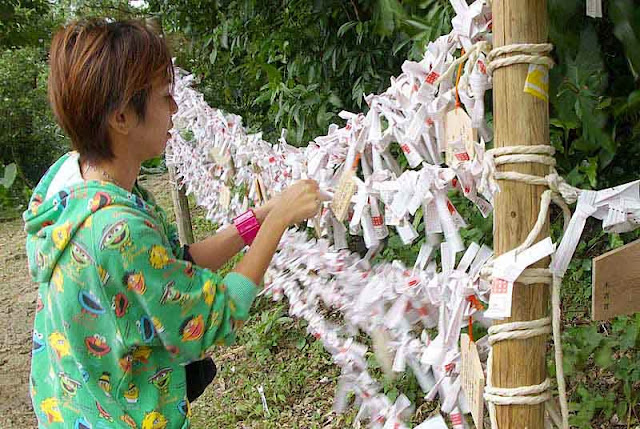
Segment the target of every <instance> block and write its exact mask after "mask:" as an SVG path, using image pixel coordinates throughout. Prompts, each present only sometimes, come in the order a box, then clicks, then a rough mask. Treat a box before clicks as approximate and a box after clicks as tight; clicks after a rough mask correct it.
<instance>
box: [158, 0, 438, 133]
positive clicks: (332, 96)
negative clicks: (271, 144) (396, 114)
mask: <svg viewBox="0 0 640 429" xmlns="http://www.w3.org/2000/svg"><path fill="white" fill-rule="evenodd" d="M150 9H151V10H152V11H153V12H156V13H158V14H159V15H160V16H162V17H163V19H164V21H165V22H164V24H165V28H166V27H168V28H170V29H171V30H172V31H173V32H174V35H175V37H174V42H175V45H176V48H177V63H178V65H180V66H182V67H184V68H186V69H188V70H190V71H191V72H193V73H195V74H196V75H197V76H198V77H199V78H200V82H201V83H200V88H199V89H200V90H201V91H202V92H203V93H204V95H205V99H206V100H207V101H208V102H209V103H210V104H211V105H213V106H216V107H219V108H222V109H224V110H227V111H230V112H233V113H236V114H239V115H241V116H242V117H243V118H244V120H245V121H246V122H247V124H248V125H249V127H250V129H252V130H255V131H258V130H260V131H262V132H264V133H265V137H266V138H267V139H268V140H270V141H275V140H276V139H277V138H278V137H279V135H280V129H281V128H282V127H285V128H287V129H289V131H290V132H289V140H290V142H292V143H293V144H296V145H303V144H306V142H307V141H309V140H310V139H312V138H314V137H316V136H318V135H321V134H324V133H326V130H327V126H328V125H329V124H330V123H331V122H333V121H336V120H338V117H337V113H338V112H339V111H340V110H341V109H346V110H351V111H358V110H362V109H363V107H364V106H363V105H362V101H363V94H366V93H371V92H380V91H382V90H384V89H385V88H386V87H387V86H388V84H389V78H390V77H391V76H392V75H394V74H397V71H398V70H399V69H400V65H401V64H402V62H403V61H404V60H405V59H406V58H407V56H412V57H419V56H421V53H422V51H423V49H424V47H425V43H426V42H427V41H429V40H431V39H433V38H435V37H437V36H439V35H440V34H442V33H444V32H447V31H449V21H450V18H451V8H450V6H449V3H448V2H447V1H444V0H429V1H421V2H419V1H406V2H402V4H401V3H400V2H398V1H396V0H377V1H371V0H370V1H361V2H351V4H349V3H346V2H344V1H338V0H316V1H315V2H310V1H284V2H269V1H257V0H244V1H239V0H238V1H235V0H234V1H216V2H206V1H202V2H162V1H151V2H150Z"/></svg>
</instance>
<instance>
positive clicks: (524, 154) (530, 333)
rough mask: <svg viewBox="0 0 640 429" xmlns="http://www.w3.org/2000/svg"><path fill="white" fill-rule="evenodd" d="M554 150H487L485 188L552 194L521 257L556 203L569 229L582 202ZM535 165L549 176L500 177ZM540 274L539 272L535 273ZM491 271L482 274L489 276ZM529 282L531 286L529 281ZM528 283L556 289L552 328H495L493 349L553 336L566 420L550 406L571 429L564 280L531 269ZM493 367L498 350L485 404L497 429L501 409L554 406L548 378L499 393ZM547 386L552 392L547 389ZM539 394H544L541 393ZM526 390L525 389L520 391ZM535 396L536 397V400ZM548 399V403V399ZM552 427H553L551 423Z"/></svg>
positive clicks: (545, 197)
mask: <svg viewBox="0 0 640 429" xmlns="http://www.w3.org/2000/svg"><path fill="white" fill-rule="evenodd" d="M553 153H554V150H553V148H552V147H550V146H546V145H534V146H508V147H503V148H496V149H491V150H489V151H487V153H486V155H485V160H484V162H485V171H484V172H483V178H482V179H483V180H482V181H483V184H486V183H487V182H488V181H490V180H512V181H517V182H523V183H527V184H530V185H538V186H547V187H549V189H548V190H546V191H544V192H543V193H542V197H541V202H540V212H539V213H538V218H537V220H536V223H535V225H534V226H533V228H532V229H531V232H530V233H529V235H528V236H527V238H526V239H525V240H524V242H523V243H522V244H521V245H520V246H518V247H517V248H516V252H521V251H523V250H525V249H527V248H529V247H530V246H531V245H533V244H534V242H535V240H536V239H537V237H538V236H539V235H540V232H541V231H542V228H543V227H544V225H545V223H546V220H547V217H548V212H549V207H550V205H551V202H554V203H556V204H558V205H559V206H560V207H561V209H562V213H563V217H564V221H565V222H564V228H565V230H566V227H567V225H568V221H569V219H570V218H571V212H570V210H569V207H568V205H567V202H569V203H571V202H574V201H576V200H577V197H578V195H579V192H580V191H579V190H578V189H577V188H573V187H571V186H569V185H568V184H566V183H565V182H564V180H562V178H561V177H560V176H559V175H558V174H557V172H556V171H555V159H553V158H552V155H553ZM529 162H535V163H538V164H543V165H546V166H548V167H549V173H548V174H547V175H545V176H544V177H540V176H535V175H531V174H524V173H517V172H498V171H496V166H499V165H506V164H517V163H529ZM533 270H536V271H533ZM490 271H491V266H488V267H487V269H486V270H485V271H483V272H481V274H484V275H486V274H489V273H490ZM525 280H526V281H525ZM517 281H518V282H519V283H524V284H540V283H543V284H549V285H551V308H552V317H551V320H550V321H551V326H549V318H548V317H547V318H543V319H539V320H533V321H528V322H514V323H507V324H504V325H497V326H492V327H491V328H490V329H489V344H490V345H493V344H494V343H496V342H498V341H504V340H514V339H525V338H532V337H535V336H538V335H546V334H548V333H550V332H552V333H553V342H554V349H555V355H554V358H555V363H556V379H557V385H558V397H559V402H560V414H561V415H560V416H558V413H557V411H556V410H555V408H554V407H553V406H552V405H550V406H547V407H546V410H547V412H548V414H549V417H550V419H551V422H553V424H555V425H556V426H558V427H561V428H562V429H569V407H568V404H567V396H566V384H565V380H564V369H563V366H562V337H561V326H560V323H561V314H560V287H561V285H562V278H561V277H559V276H555V275H553V274H552V273H551V272H550V271H549V269H548V268H542V269H540V268H538V269H536V268H529V269H526V270H525V272H524V273H523V275H521V276H520V278H519V279H518V280H517ZM492 365H493V348H492V349H491V351H490V352H489V361H488V363H487V388H486V389H485V399H486V400H487V402H488V404H489V407H488V408H489V415H490V418H491V425H492V428H494V429H497V428H498V425H497V419H496V416H495V405H496V404H498V405H510V404H519V405H523V404H524V405H526V404H529V405H533V404H539V403H542V402H545V401H549V402H550V403H552V401H551V395H550V393H549V392H548V391H547V390H548V388H549V385H548V383H547V381H548V379H547V380H545V381H544V382H543V383H541V384H539V385H536V386H525V387H523V388H512V389H508V390H507V391H501V390H496V389H497V388H495V387H493V386H492V385H491V384H492V374H491V370H492ZM543 385H544V386H546V389H542V387H543ZM536 388H537V389H542V390H540V391H539V392H538V391H536ZM519 389H524V390H519ZM531 395H534V396H531ZM543 398H546V399H543ZM549 424H550V423H549Z"/></svg>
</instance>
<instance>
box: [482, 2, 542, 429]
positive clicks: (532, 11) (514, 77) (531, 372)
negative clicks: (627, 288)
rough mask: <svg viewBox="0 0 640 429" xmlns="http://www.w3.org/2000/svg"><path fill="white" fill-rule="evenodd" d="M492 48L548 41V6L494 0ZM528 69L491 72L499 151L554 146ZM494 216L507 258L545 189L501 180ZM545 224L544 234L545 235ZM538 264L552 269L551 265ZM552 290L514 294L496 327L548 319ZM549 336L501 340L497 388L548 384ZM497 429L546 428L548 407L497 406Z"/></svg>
mask: <svg viewBox="0 0 640 429" xmlns="http://www.w3.org/2000/svg"><path fill="white" fill-rule="evenodd" d="M493 37H494V46H495V47H500V46H504V45H509V44H512V43H544V42H546V40H547V2H546V0H493ZM527 69H528V65H527V64H518V65H513V66H508V67H503V68H499V69H497V70H495V71H494V74H493V100H494V106H493V108H494V127H495V140H494V141H495V146H496V147H504V146H515V145H540V144H549V106H548V104H547V103H546V102H544V101H542V100H540V99H538V98H535V97H533V96H531V95H528V94H525V93H524V92H523V89H524V84H525V79H526V76H527ZM547 169H548V168H547V167H545V166H542V165H540V164H535V165H534V164H509V165H506V166H502V167H499V170H500V171H518V172H521V173H529V174H533V175H537V176H544V175H545V174H547ZM500 187H501V189H502V192H500V193H499V194H498V195H496V199H495V212H494V216H495V219H494V248H495V252H496V255H500V254H502V253H505V252H507V251H509V250H511V249H513V248H514V247H516V246H518V245H519V244H521V243H522V241H524V239H525V238H526V236H527V234H528V233H529V231H530V230H531V228H532V227H533V225H534V223H535V221H536V218H537V216H538V211H539V209H540V196H541V194H542V192H543V191H544V187H541V186H532V185H528V184H524V183H518V182H511V181H501V182H500ZM548 233H549V231H548V224H547V225H546V226H545V228H544V229H543V231H542V233H541V237H539V238H538V239H541V238H544V237H546V236H547V235H548ZM536 266H541V267H544V266H548V260H544V261H542V262H541V263H540V264H538V265H536ZM548 288H549V287H548V285H533V286H524V285H522V284H519V283H517V284H516V286H515V288H514V291H513V306H512V313H511V314H512V317H511V318H509V319H506V320H504V321H501V322H498V323H506V322H514V321H523V320H534V319H539V318H542V317H544V316H546V315H547V313H548V305H549V290H548ZM547 340H548V337H546V336H540V337H535V338H532V339H529V340H512V341H501V342H499V343H496V344H495V346H494V351H493V385H494V386H496V387H519V386H529V385H533V384H538V383H541V382H542V381H544V379H545V378H546V368H545V345H546V342H547ZM496 408H497V420H498V426H499V429H525V428H527V429H543V428H544V404H539V405H534V406H528V405H527V406H524V405H509V406H497V407H496Z"/></svg>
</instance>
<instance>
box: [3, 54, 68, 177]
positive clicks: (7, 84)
mask: <svg viewBox="0 0 640 429" xmlns="http://www.w3.org/2000/svg"><path fill="white" fill-rule="evenodd" d="M46 76H47V66H46V63H45V54H44V52H43V51H42V50H41V49H40V48H34V47H24V48H19V49H13V50H6V51H4V52H0V118H2V121H0V163H1V164H8V163H11V162H15V163H16V164H17V165H18V177H19V178H20V180H21V182H22V183H23V184H25V185H27V186H29V187H33V186H34V185H35V184H36V183H37V181H38V180H39V179H40V177H41V176H42V174H43V173H44V172H45V171H46V169H47V168H48V167H49V165H50V164H51V163H52V162H53V161H54V160H55V159H56V158H57V157H58V156H60V155H61V154H62V153H63V152H64V150H65V147H66V139H65V138H64V136H63V135H62V133H61V131H60V129H59V127H58V126H57V125H56V123H55V121H54V120H53V117H52V114H51V111H50V109H49V105H48V102H47V94H46Z"/></svg>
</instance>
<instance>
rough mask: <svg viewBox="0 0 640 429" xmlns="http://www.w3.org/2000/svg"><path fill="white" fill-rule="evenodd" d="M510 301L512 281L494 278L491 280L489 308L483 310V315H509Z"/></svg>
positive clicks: (511, 299)
mask: <svg viewBox="0 0 640 429" xmlns="http://www.w3.org/2000/svg"><path fill="white" fill-rule="evenodd" d="M512 302H513V282H510V281H508V280H505V279H499V278H494V279H493V281H492V282H491V296H490V297H489V309H488V310H487V311H485V313H484V317H487V318H489V319H504V318H507V317H511V304H512Z"/></svg>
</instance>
